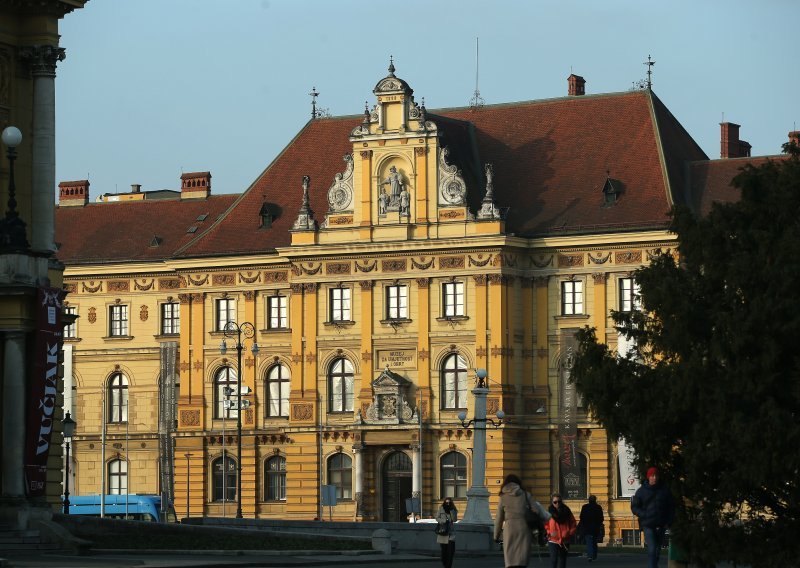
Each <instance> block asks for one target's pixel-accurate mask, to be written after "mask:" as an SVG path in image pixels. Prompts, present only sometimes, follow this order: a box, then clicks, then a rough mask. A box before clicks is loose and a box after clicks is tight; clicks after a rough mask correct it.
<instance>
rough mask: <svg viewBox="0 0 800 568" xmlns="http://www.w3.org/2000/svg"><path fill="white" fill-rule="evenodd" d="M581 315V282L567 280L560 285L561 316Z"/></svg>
mask: <svg viewBox="0 0 800 568" xmlns="http://www.w3.org/2000/svg"><path fill="white" fill-rule="evenodd" d="M582 313H583V281H581V280H567V281H566V282H562V283H561V315H562V316H574V315H577V314H582Z"/></svg>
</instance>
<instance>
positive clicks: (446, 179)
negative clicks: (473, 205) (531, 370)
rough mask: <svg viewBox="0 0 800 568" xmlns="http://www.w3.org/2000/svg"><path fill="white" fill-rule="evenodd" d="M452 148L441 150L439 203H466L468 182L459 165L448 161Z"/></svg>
mask: <svg viewBox="0 0 800 568" xmlns="http://www.w3.org/2000/svg"><path fill="white" fill-rule="evenodd" d="M449 154H450V149H449V148H447V147H444V148H442V149H441V150H439V205H464V204H465V203H466V196H467V184H466V183H465V182H464V177H463V176H462V175H461V170H459V169H458V167H457V166H455V165H451V164H448V163H447V156H448V155H449Z"/></svg>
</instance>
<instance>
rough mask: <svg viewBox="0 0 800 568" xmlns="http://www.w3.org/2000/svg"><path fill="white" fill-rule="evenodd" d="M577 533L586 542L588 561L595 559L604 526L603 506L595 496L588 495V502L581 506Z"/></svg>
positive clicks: (603, 533) (603, 534)
mask: <svg viewBox="0 0 800 568" xmlns="http://www.w3.org/2000/svg"><path fill="white" fill-rule="evenodd" d="M578 534H579V535H583V540H584V542H585V543H586V558H588V559H589V562H592V561H594V560H597V543H598V542H603V536H605V526H603V508H602V507H601V506H600V505H598V504H597V497H595V496H594V495H589V502H588V503H586V504H585V505H584V506H583V507H581V516H580V521H579V522H578Z"/></svg>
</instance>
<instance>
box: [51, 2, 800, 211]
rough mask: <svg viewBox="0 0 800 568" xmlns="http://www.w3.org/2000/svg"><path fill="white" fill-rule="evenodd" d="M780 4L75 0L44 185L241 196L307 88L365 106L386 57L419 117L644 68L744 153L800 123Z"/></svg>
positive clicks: (298, 113)
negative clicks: (731, 128) (419, 105)
mask: <svg viewBox="0 0 800 568" xmlns="http://www.w3.org/2000/svg"><path fill="white" fill-rule="evenodd" d="M798 23H800V2H798V1H796V0H759V1H758V2H753V1H752V0H669V1H665V0H660V1H650V0H483V1H478V0H402V1H394V2H390V1H373V2H366V1H364V0H359V1H351V0H336V1H322V0H319V1H311V0H224V1H220V0H213V1H212V0H136V1H134V0H90V1H89V2H88V3H87V4H86V6H85V8H83V9H82V10H77V11H75V12H73V13H71V14H69V15H67V16H66V17H65V18H64V20H62V22H61V26H60V33H61V42H60V45H61V46H62V47H64V48H65V49H66V54H67V57H66V59H65V60H64V61H62V62H61V63H59V65H58V69H57V80H56V113H57V114H56V182H57V183H58V182H60V181H68V180H79V179H87V178H88V179H89V180H90V182H91V199H92V200H94V199H95V198H96V197H97V196H98V195H100V194H104V193H116V192H128V191H130V187H131V184H141V185H142V190H143V191H150V190H156V189H173V190H179V189H180V175H181V173H182V172H193V171H211V175H212V192H213V193H239V192H242V191H245V190H246V189H247V188H248V187H249V186H250V185H251V184H252V183H253V182H255V180H256V179H257V178H258V176H259V175H260V173H261V172H262V171H263V170H264V169H265V168H266V167H267V166H268V165H269V164H270V162H272V160H273V159H274V158H275V157H276V156H277V155H278V154H279V153H280V152H281V150H282V149H283V148H284V147H286V146H287V145H288V144H289V143H290V142H291V140H292V138H293V137H294V136H295V135H296V134H297V133H298V132H299V131H300V129H301V128H302V127H303V126H304V125H305V124H306V122H307V121H308V120H309V118H310V115H311V97H310V96H309V95H308V93H309V92H310V91H311V89H312V87H316V90H317V91H318V92H319V93H320V96H319V98H318V105H319V107H321V108H324V109H327V111H328V112H329V113H330V114H331V115H334V116H340V115H356V114H361V113H363V110H364V102H365V101H369V104H370V106H372V105H373V104H374V102H375V98H374V95H373V94H372V89H373V88H374V86H375V84H376V83H377V82H378V81H379V80H380V79H381V78H383V77H385V76H386V75H387V67H388V64H389V56H390V55H391V56H393V58H394V63H395V66H396V74H397V76H398V77H401V78H403V79H405V80H406V81H407V82H408V83H409V85H410V86H411V88H413V89H414V96H415V98H416V100H417V101H418V102H419V101H420V100H421V98H422V97H424V98H425V105H426V107H427V109H428V110H429V111H434V110H435V109H437V108H450V107H461V106H467V105H468V104H469V101H470V99H471V98H472V96H473V94H474V91H475V88H476V38H479V58H478V89H479V91H480V95H481V97H482V98H483V99H484V101H485V103H486V104H487V105H488V104H496V103H506V102H515V101H524V100H537V99H547V98H552V97H561V96H566V94H567V77H568V76H569V74H570V73H571V72H574V73H575V74H578V75H581V76H583V77H584V78H585V79H586V93H587V94H598V93H610V92H620V91H627V90H630V89H631V88H632V85H633V83H634V82H636V81H640V80H642V79H644V78H645V72H646V69H647V68H646V66H645V65H644V62H645V61H646V60H647V58H648V56H651V57H652V60H654V61H655V62H656V64H655V66H654V67H653V76H652V81H653V91H654V92H655V94H656V95H657V96H658V97H659V98H660V99H661V100H662V101H663V102H664V104H666V106H667V108H669V109H670V111H671V112H672V113H673V114H674V115H675V117H676V118H677V119H678V120H679V121H680V122H681V123H682V124H683V126H684V127H685V128H686V130H687V131H688V132H689V134H690V135H691V136H692V137H693V138H694V139H695V140H696V141H697V143H698V144H699V145H700V147H701V148H702V149H703V150H704V151H705V153H706V154H707V155H708V156H709V157H710V158H718V157H719V147H720V145H719V130H720V128H719V123H720V122H721V121H722V120H723V113H724V120H726V121H731V122H735V123H737V124H740V125H741V126H742V127H741V130H740V136H741V138H742V139H744V140H747V141H748V142H750V144H752V146H753V148H752V153H753V155H764V154H777V153H780V148H781V144H783V143H784V142H786V141H787V140H788V137H787V133H788V132H789V131H790V130H794V129H796V127H795V124H796V123H798V122H800V73H798V66H797V60H796V50H797V45H798V43H797V37H798V36H797V28H798Z"/></svg>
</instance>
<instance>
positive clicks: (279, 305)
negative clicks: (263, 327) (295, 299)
mask: <svg viewBox="0 0 800 568" xmlns="http://www.w3.org/2000/svg"><path fill="white" fill-rule="evenodd" d="M267 311H268V312H269V315H268V316H267V328H268V329H287V328H288V327H289V318H288V315H287V314H288V298H287V297H286V296H269V297H268V298H267Z"/></svg>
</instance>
